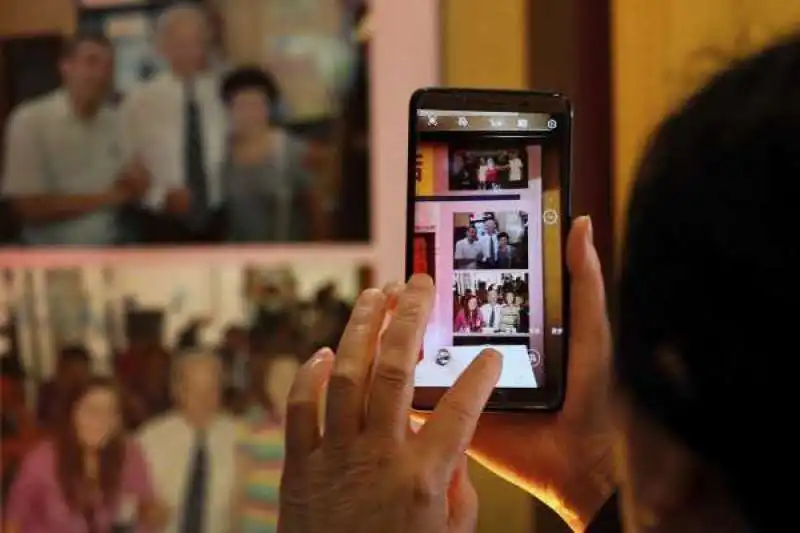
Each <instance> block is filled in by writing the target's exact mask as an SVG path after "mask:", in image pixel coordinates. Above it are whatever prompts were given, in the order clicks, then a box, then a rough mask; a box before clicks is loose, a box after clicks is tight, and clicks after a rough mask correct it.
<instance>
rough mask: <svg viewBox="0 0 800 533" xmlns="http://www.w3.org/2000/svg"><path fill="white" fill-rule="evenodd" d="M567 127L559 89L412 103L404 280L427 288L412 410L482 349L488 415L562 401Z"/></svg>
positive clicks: (428, 404)
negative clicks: (431, 291) (487, 367)
mask: <svg viewBox="0 0 800 533" xmlns="http://www.w3.org/2000/svg"><path fill="white" fill-rule="evenodd" d="M571 126H572V111H571V107H570V103H569V101H568V100H567V99H566V98H565V97H564V96H562V95H559V94H545V93H535V92H522V91H488V90H487V91H484V90H462V89H422V90H419V91H417V92H416V93H415V94H414V95H413V96H412V99H411V105H410V117H409V172H408V193H407V229H406V274H407V276H411V275H412V274H414V273H427V274H429V275H430V276H431V277H433V279H434V280H435V282H436V287H437V297H436V302H435V305H434V309H433V312H432V317H431V322H430V324H429V325H428V329H427V331H426V334H425V339H424V343H423V351H422V356H421V358H420V361H419V363H418V365H417V369H416V374H415V390H414V408H415V409H419V410H430V409H432V408H433V407H434V406H435V405H436V403H437V402H438V400H439V398H440V397H441V396H442V395H443V394H444V392H445V391H446V390H447V389H448V388H449V387H450V386H452V385H453V383H454V382H455V380H456V378H458V376H459V375H460V374H461V372H462V371H463V370H464V369H465V368H466V367H467V366H468V365H469V363H470V362H471V361H472V360H473V359H474V358H475V357H476V356H477V355H478V354H479V353H480V352H481V350H483V349H484V348H486V347H491V348H493V349H495V350H497V351H499V352H500V353H502V354H503V371H502V374H501V376H500V380H499V382H498V385H497V388H496V389H495V391H494V394H493V395H492V398H491V399H490V401H489V404H488V405H487V409H488V410H494V411H516V410H555V409H558V408H559V407H560V406H561V404H562V403H563V399H564V394H565V382H566V375H565V373H566V362H567V347H568V346H567V338H568V335H567V330H568V324H567V318H568V316H569V312H568V311H569V310H568V303H569V298H568V296H569V295H568V291H569V284H568V280H567V273H566V272H567V269H566V266H565V258H564V253H565V248H566V246H565V245H566V238H567V234H568V231H569V220H570V209H569V207H570V206H569V185H570V153H571V146H570V144H571V142H570V141H571Z"/></svg>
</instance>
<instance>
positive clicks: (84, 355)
mask: <svg viewBox="0 0 800 533" xmlns="http://www.w3.org/2000/svg"><path fill="white" fill-rule="evenodd" d="M91 373H92V359H91V356H90V355H89V352H88V350H86V348H84V347H83V346H77V345H75V346H66V347H64V348H62V349H61V350H60V351H59V354H58V361H57V362H56V382H57V383H59V384H61V385H64V386H70V387H71V386H77V385H81V384H82V383H84V382H85V381H86V380H87V379H89V376H90V375H91Z"/></svg>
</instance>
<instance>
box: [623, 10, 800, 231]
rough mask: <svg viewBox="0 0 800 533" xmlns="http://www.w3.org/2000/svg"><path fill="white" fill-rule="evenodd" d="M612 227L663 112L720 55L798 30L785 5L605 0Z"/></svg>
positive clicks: (798, 18) (799, 13) (798, 15)
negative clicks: (611, 123) (611, 109)
mask: <svg viewBox="0 0 800 533" xmlns="http://www.w3.org/2000/svg"><path fill="white" fill-rule="evenodd" d="M612 6H613V7H612V53H613V72H612V77H613V78H612V79H613V84H614V92H613V98H614V113H615V116H614V128H615V131H614V136H615V137H614V140H615V154H614V155H615V164H616V168H615V176H614V178H615V180H614V181H615V183H614V204H615V205H614V216H615V230H616V235H617V236H618V237H619V236H620V235H621V231H622V229H623V227H622V226H623V224H622V222H623V217H624V213H625V207H626V205H627V198H628V191H629V187H630V184H631V180H632V177H633V172H634V170H635V166H636V163H637V161H638V157H639V155H640V153H641V150H642V148H643V147H644V145H645V143H646V141H647V138H648V136H649V135H650V133H651V131H652V130H653V128H654V127H655V126H656V125H657V124H658V122H659V121H660V120H661V119H662V118H663V117H664V115H665V114H666V113H667V112H668V111H669V110H670V109H672V108H673V107H674V106H675V105H677V104H678V103H679V102H680V101H681V100H682V99H683V98H685V97H686V96H687V95H688V94H689V93H690V92H691V91H692V90H694V89H695V88H696V87H697V86H698V85H699V84H700V83H702V82H703V81H704V80H706V79H707V78H708V76H709V75H711V74H712V73H713V72H716V71H717V70H718V69H719V68H721V67H722V66H724V65H725V64H726V62H727V58H730V57H735V56H736V55H740V54H743V53H747V52H749V51H751V50H754V49H756V48H758V47H760V46H762V45H763V44H765V43H766V42H768V41H770V40H772V39H774V38H775V36H777V35H779V34H782V33H786V32H788V31H790V30H792V29H796V28H798V26H799V25H800V2H794V1H787V0H669V1H668V2H667V1H651V2H644V1H643V0H613V4H612Z"/></svg>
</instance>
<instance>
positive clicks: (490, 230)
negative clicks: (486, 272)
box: [481, 218, 498, 268]
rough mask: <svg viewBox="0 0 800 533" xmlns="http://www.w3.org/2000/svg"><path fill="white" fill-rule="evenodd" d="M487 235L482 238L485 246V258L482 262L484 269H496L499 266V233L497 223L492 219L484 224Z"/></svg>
mask: <svg viewBox="0 0 800 533" xmlns="http://www.w3.org/2000/svg"><path fill="white" fill-rule="evenodd" d="M484 226H485V229H486V233H485V234H484V235H483V236H482V237H481V243H482V244H483V249H484V257H483V261H482V262H481V267H482V268H495V266H496V265H497V246H498V241H497V238H498V233H497V222H496V221H495V220H494V219H493V218H490V219H489V220H487V221H486V222H485V223H484Z"/></svg>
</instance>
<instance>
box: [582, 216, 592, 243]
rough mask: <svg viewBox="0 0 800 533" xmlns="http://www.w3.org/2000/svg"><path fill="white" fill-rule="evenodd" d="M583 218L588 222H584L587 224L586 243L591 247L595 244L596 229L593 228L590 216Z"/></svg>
mask: <svg viewBox="0 0 800 533" xmlns="http://www.w3.org/2000/svg"><path fill="white" fill-rule="evenodd" d="M583 218H584V219H585V220H586V222H584V224H586V242H587V243H589V244H590V245H593V244H594V228H593V227H592V217H590V216H589V215H586V216H585V217H583Z"/></svg>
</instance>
